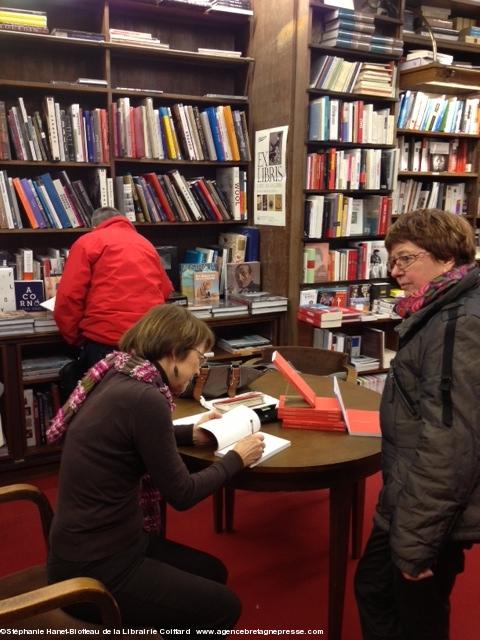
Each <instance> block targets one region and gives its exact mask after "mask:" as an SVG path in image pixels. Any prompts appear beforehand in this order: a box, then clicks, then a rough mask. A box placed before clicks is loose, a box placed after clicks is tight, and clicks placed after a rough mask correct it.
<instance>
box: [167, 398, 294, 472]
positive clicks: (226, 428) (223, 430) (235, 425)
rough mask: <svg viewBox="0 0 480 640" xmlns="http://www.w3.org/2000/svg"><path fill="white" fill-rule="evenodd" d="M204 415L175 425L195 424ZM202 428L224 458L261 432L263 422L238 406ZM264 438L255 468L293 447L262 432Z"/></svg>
mask: <svg viewBox="0 0 480 640" xmlns="http://www.w3.org/2000/svg"><path fill="white" fill-rule="evenodd" d="M201 415H202V414H196V415H194V416H189V417H187V418H181V419H179V420H175V421H174V424H191V423H192V422H193V423H195V422H196V421H197V420H198V419H199V417H200V416H201ZM200 426H201V428H202V429H204V430H205V431H208V433H210V434H211V435H212V436H213V437H214V439H215V441H216V447H217V448H216V450H215V455H216V456H220V457H223V456H224V455H226V454H227V453H228V452H229V451H230V450H231V449H233V448H234V447H235V445H236V444H237V442H238V441H239V440H242V439H243V438H246V437H247V436H249V435H252V434H255V433H258V432H260V427H261V422H260V418H259V417H258V415H257V414H256V413H255V411H254V410H253V409H251V408H250V407H246V406H244V405H241V406H237V407H236V408H235V409H232V410H231V411H227V412H226V413H225V414H224V415H223V416H222V417H221V418H214V419H213V420H207V422H204V423H202V424H201V425H200ZM261 433H262V434H263V436H264V444H265V449H264V451H263V455H262V457H261V458H260V459H259V460H257V461H256V462H254V463H253V464H251V465H250V466H251V467H255V466H256V465H257V464H260V462H265V460H268V459H269V458H271V457H272V456H274V455H275V454H277V453H280V451H283V450H284V449H286V448H287V447H289V446H290V445H291V442H290V440H286V439H285V438H279V437H278V436H274V435H272V434H271V433H266V432H264V431H262V432H261Z"/></svg>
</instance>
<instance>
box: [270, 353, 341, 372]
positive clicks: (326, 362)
mask: <svg viewBox="0 0 480 640" xmlns="http://www.w3.org/2000/svg"><path fill="white" fill-rule="evenodd" d="M274 351H278V352H279V353H281V354H282V356H283V357H284V358H285V359H286V360H288V361H289V362H290V364H291V365H292V366H293V367H295V369H297V370H298V371H300V372H301V373H311V374H314V375H317V376H328V375H330V374H331V373H345V374H348V373H349V368H348V366H347V356H346V354H345V353H340V352H339V351H328V350H327V349H317V348H316V347H298V346H281V347H267V348H266V349H264V350H263V355H262V362H270V361H271V360H272V353H273V352H274Z"/></svg>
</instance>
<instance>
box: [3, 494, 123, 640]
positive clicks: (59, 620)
mask: <svg viewBox="0 0 480 640" xmlns="http://www.w3.org/2000/svg"><path fill="white" fill-rule="evenodd" d="M17 500H29V501H31V502H34V503H35V505H36V506H37V508H38V512H39V515H40V520H41V523H42V532H43V537H44V540H45V544H46V546H47V548H48V534H49V531H50V526H51V523H52V519H53V510H52V507H51V505H50V502H49V500H48V498H47V496H46V495H45V494H44V493H43V492H42V491H41V490H40V489H39V488H38V487H35V486H34V485H31V484H15V485H9V486H4V487H0V504H1V503H7V502H13V501H17ZM76 603H91V604H94V605H95V606H96V607H97V608H98V609H99V611H100V618H101V620H102V625H97V624H90V623H86V622H83V621H81V620H78V619H77V618H73V617H72V616H71V615H69V614H67V613H65V612H64V611H63V607H66V606H70V605H72V604H76ZM121 626H122V625H121V617H120V611H119V609H118V605H117V603H116V602H115V599H114V598H113V596H112V595H111V594H110V593H109V592H108V591H107V589H106V588H105V587H104V585H103V584H102V583H101V582H99V581H98V580H94V579H93V578H84V577H79V578H72V579H70V580H64V581H63V582H58V583H56V584H50V585H47V575H46V570H45V567H44V566H42V565H38V566H34V567H28V568H27V569H24V570H21V571H17V572H16V573H11V574H9V575H6V576H3V577H1V576H0V627H2V628H12V629H17V628H25V629H90V630H94V632H95V633H97V634H98V635H101V633H102V630H103V629H105V628H108V629H110V628H112V627H115V628H120V627H121ZM127 637H130V636H127Z"/></svg>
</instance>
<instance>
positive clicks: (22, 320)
mask: <svg viewBox="0 0 480 640" xmlns="http://www.w3.org/2000/svg"><path fill="white" fill-rule="evenodd" d="M1 308H2V307H1V306H0V309H1ZM55 331H57V326H56V324H55V320H54V318H53V315H52V314H51V313H50V312H48V311H24V310H15V309H14V310H12V311H0V336H11V335H17V334H19V335H29V334H32V333H52V332H55Z"/></svg>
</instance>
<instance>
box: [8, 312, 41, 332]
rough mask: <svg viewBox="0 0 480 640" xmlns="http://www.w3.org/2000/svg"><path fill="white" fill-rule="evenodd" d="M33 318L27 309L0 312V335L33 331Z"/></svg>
mask: <svg viewBox="0 0 480 640" xmlns="http://www.w3.org/2000/svg"><path fill="white" fill-rule="evenodd" d="M33 325H34V320H33V317H31V314H30V313H28V312H27V311H3V312H0V336H13V335H16V334H24V333H33Z"/></svg>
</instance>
